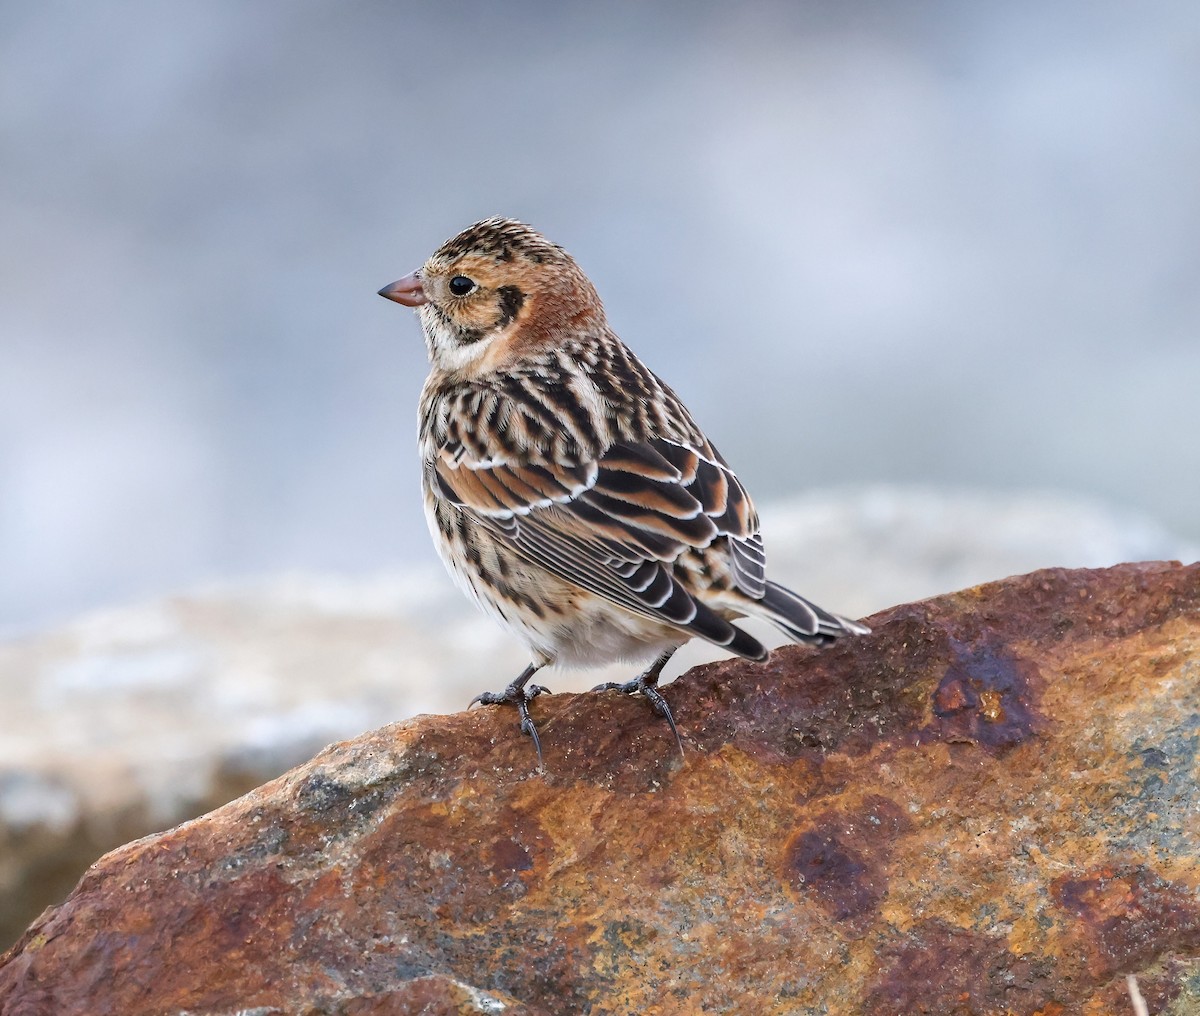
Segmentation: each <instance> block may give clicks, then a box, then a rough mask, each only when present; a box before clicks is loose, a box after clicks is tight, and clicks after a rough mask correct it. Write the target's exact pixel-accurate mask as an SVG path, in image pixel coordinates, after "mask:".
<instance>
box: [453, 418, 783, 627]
mask: <svg viewBox="0 0 1200 1016" xmlns="http://www.w3.org/2000/svg"><path fill="white" fill-rule="evenodd" d="M430 482H431V483H432V484H433V485H434V489H435V490H436V492H437V493H438V494H439V495H440V496H441V497H443V498H446V499H448V500H450V501H452V502H453V503H455V504H457V505H460V506H461V507H463V508H464V509H465V510H467V511H470V512H471V513H472V514H473V515H474V516H475V517H477V518H478V519H480V520H481V521H482V522H484V523H485V524H486V525H488V526H489V528H491V529H492V530H493V531H494V532H496V533H497V534H498V535H500V536H502V537H503V538H504V539H507V540H509V541H510V542H511V543H512V545H513V546H514V548H515V549H516V550H517V551H518V552H519V553H520V554H521V555H522V556H524V557H525V558H527V559H528V560H530V561H532V562H534V563H536V564H538V565H540V566H541V567H543V568H545V569H547V570H548V571H550V572H552V573H553V574H555V575H558V576H560V577H561V578H564V579H566V580H568V581H570V582H573V583H575V584H576V585H578V586H581V587H582V588H584V589H587V590H589V591H590V592H593V593H596V594H598V595H600V596H604V597H607V598H608V599H610V600H612V601H613V602H614V603H618V604H620V605H621V606H623V607H626V608H628V609H630V610H633V611H635V612H637V613H640V614H643V615H646V616H649V617H653V618H656V619H659V620H662V621H666V622H668V623H670V624H673V625H677V626H679V627H683V628H687V629H689V630H691V631H693V632H694V633H695V634H698V635H701V636H702V637H704V638H707V639H709V640H710V641H714V642H717V643H718V644H721V645H730V646H734V639H735V638H736V636H737V634H738V633H737V629H735V628H733V626H732V625H730V624H729V623H728V622H727V621H725V620H723V619H722V618H720V617H718V616H717V615H716V614H715V613H713V611H711V610H710V609H709V608H707V607H706V606H705V605H704V604H703V603H701V602H699V601H698V600H697V599H695V598H694V597H693V596H692V595H691V594H690V593H689V591H688V590H687V589H685V588H684V586H683V585H682V584H681V583H680V582H679V581H678V578H677V575H676V573H675V571H674V569H673V567H672V565H673V563H674V562H675V560H676V559H677V558H679V557H680V555H682V554H684V553H686V552H687V551H689V550H703V549H705V548H708V547H711V546H712V545H713V544H714V543H715V542H716V541H718V540H719V539H720V538H721V537H726V538H727V541H726V542H727V545H728V548H729V549H728V554H727V564H728V567H729V570H730V574H731V575H732V576H733V581H734V584H735V585H736V586H737V587H738V588H739V589H740V590H741V591H742V592H744V593H746V594H747V595H749V596H751V597H755V598H757V597H759V596H761V595H762V594H763V591H764V590H765V588H766V579H765V575H764V558H763V551H762V540H761V538H760V537H759V535H758V517H757V515H756V514H755V511H754V507H753V505H752V504H751V502H750V498H749V496H748V495H747V494H746V491H745V489H744V488H743V487H742V485H741V483H740V482H739V481H738V479H737V477H736V476H734V474H733V471H732V470H730V468H729V467H728V466H727V465H726V464H725V462H724V461H723V460H722V459H721V457H720V455H719V454H717V452H716V451H715V449H713V448H712V447H711V445H709V444H708V443H707V442H703V443H700V442H694V443H683V442H679V441H671V440H667V439H664V438H653V439H650V440H646V441H637V442H634V441H630V442H618V443H616V444H613V445H611V446H610V447H608V448H607V449H606V450H604V451H603V452H602V453H601V454H600V455H599V456H598V457H596V458H595V459H590V460H588V461H582V462H575V463H567V464H564V463H561V462H552V461H549V460H546V459H543V460H542V461H540V462H536V463H534V462H517V461H511V460H507V461H505V460H498V459H496V458H490V457H489V458H486V459H479V458H475V457H473V456H472V455H470V454H464V453H463V451H462V448H461V446H460V447H453V446H450V447H443V448H441V449H440V450H439V452H438V454H437V456H436V458H435V459H434V460H433V462H432V463H431V476H430ZM735 648H736V647H735ZM759 648H760V649H761V647H759Z"/></svg>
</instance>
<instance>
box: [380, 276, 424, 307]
mask: <svg viewBox="0 0 1200 1016" xmlns="http://www.w3.org/2000/svg"><path fill="white" fill-rule="evenodd" d="M379 295H380V296H383V297H387V299H389V300H395V301H396V302H397V303H402V304H404V306H405V307H420V306H421V304H423V303H428V302H429V297H427V296H426V295H425V290H424V289H423V288H422V286H421V276H420V274H419V273H417V272H413V273H412V274H411V275H406V276H404V278H402V279H399V280H397V281H396V282H393V283H392V284H391V285H390V286H384V287H383V289H381V290H380V291H379Z"/></svg>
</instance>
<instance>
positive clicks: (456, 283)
mask: <svg viewBox="0 0 1200 1016" xmlns="http://www.w3.org/2000/svg"><path fill="white" fill-rule="evenodd" d="M474 288H475V282H474V280H473V279H468V278H467V277H466V276H465V275H456V276H454V278H452V279H451V280H450V292H451V293H453V294H454V295H455V296H466V295H467V294H468V293H469V292H471V290H473V289H474Z"/></svg>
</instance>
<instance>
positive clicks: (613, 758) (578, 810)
mask: <svg viewBox="0 0 1200 1016" xmlns="http://www.w3.org/2000/svg"><path fill="white" fill-rule="evenodd" d="M871 624H872V625H873V627H874V629H875V632H874V634H872V635H871V636H868V637H865V638H861V639H853V640H847V641H844V642H842V643H839V644H837V645H835V646H832V647H830V648H828V649H825V650H821V651H815V650H812V649H807V648H799V647H795V648H788V649H784V650H781V651H778V652H776V653H775V654H773V656H772V658H771V659H770V661H768V662H767V663H766V664H763V665H760V666H754V665H751V664H747V663H744V662H741V661H730V662H725V663H718V664H710V665H707V666H704V667H699V668H696V669H694V670H692V671H690V672H689V673H688V674H686V675H685V676H684V677H682V678H680V679H679V680H678V681H677V682H675V683H674V684H672V685H670V686H669V687H668V690H667V694H668V696H669V697H670V699H671V702H672V705H673V707H674V710H675V716H676V720H677V721H678V723H679V727H680V731H681V733H682V735H683V737H684V740H685V744H686V748H687V754H686V758H685V759H684V760H683V762H682V763H681V762H680V761H679V759H678V755H677V754H676V753H675V752H674V750H673V743H672V740H671V736H670V733H669V731H667V730H666V728H665V725H663V724H662V723H661V721H659V720H658V719H657V718H656V717H655V716H654V715H653V714H652V713H651V711H650V710H649V709H648V708H647V707H646V704H645V703H644V702H640V701H637V700H634V699H630V698H627V697H624V696H621V695H618V694H595V695H555V696H553V697H551V698H546V697H543V698H539V699H538V700H537V702H536V704H535V715H536V716H537V717H538V719H539V722H540V728H541V731H542V743H543V746H544V748H545V753H546V767H545V772H544V773H543V774H539V773H537V772H536V771H535V758H534V755H533V751H532V749H531V747H530V745H529V743H528V741H527V739H524V738H522V737H520V736H519V735H518V734H517V732H516V730H515V723H514V720H513V716H512V715H511V714H510V712H508V711H506V710H501V709H484V710H476V711H474V712H470V713H459V714H456V715H453V716H426V717H420V718H418V719H416V720H412V721H409V722H406V723H403V724H397V725H393V726H391V727H385V728H383V729H381V730H378V731H375V732H373V733H370V734H367V735H364V736H362V737H360V738H358V739H356V740H354V741H348V742H345V743H342V744H337V745H334V746H332V747H331V748H328V749H326V750H325V751H324V752H322V753H321V754H320V755H318V756H317V757H316V758H315V759H313V760H312V761H311V762H309V763H307V764H306V765H303V766H301V767H299V768H298V769H295V770H293V771H292V772H290V773H287V774H286V775H284V776H282V777H280V778H279V779H277V780H275V781H273V782H271V783H268V784H266V785H265V786H262V787H260V788H258V789H257V790H255V791H252V792H251V793H249V794H247V795H246V796H245V797H242V798H240V799H239V800H237V801H234V802H233V803H231V804H229V805H226V806H225V807H223V808H220V809H219V810H217V811H214V812H212V813H211V814H209V815H206V816H204V817H203V818H200V819H198V820H196V821H194V822H190V823H188V824H186V825H183V826H180V827H178V828H176V829H173V830H171V831H169V832H166V833H163V834H161V835H158V836H152V837H147V838H145V839H142V840H138V841H136V842H134V843H131V844H128V845H127V846H125V847H122V848H121V849H119V850H116V851H113V852H112V853H110V854H108V855H107V856H105V857H104V858H102V859H101V860H100V861H99V862H98V863H97V864H96V865H95V866H93V868H92V869H91V870H90V871H89V872H88V873H87V875H86V876H85V877H84V878H83V880H82V881H81V882H80V883H79V885H78V887H77V888H76V889H75V891H74V893H73V894H72V895H71V896H70V898H68V899H67V901H66V902H65V903H63V904H62V905H61V906H59V907H56V908H52V909H50V910H47V911H46V912H45V913H44V914H43V915H42V916H41V917H40V918H39V919H38V921H37V922H35V924H34V925H33V926H32V927H31V928H30V929H29V930H28V931H27V932H26V934H25V936H24V937H23V938H22V939H21V941H20V942H18V944H17V945H16V946H15V947H14V948H13V949H12V950H11V951H10V952H9V953H8V954H7V955H6V956H5V957H4V959H3V961H2V962H0V1014H3V1016H16V1014H20V1016H38V1014H42V1013H46V1014H72V1013H80V1014H83V1013H87V1014H89V1016H103V1014H109V1013H111V1014H117V1013H120V1014H122V1016H137V1014H151V1013H154V1014H158V1013H189V1014H194V1016H199V1014H202V1013H203V1014H212V1016H215V1014H230V1013H233V1012H237V1011H251V1012H261V1013H262V1014H264V1016H265V1014H269V1013H314V1014H316V1013H329V1014H345V1016H349V1014H352V1013H364V1014H365V1013H375V1012H380V1013H382V1012H429V1013H512V1014H539V1013H593V1014H601V1013H621V1014H628V1013H639V1014H657V1013H664V1014H665V1013H696V1012H736V1013H743V1012H744V1013H756V1014H758V1013H764V1014H769V1013H789V1014H791V1013H812V1014H816V1013H822V1014H838V1013H845V1014H859V1013H862V1014H869V1016H883V1014H912V1013H937V1014H955V1013H962V1014H993V1013H994V1014H1001V1013H1004V1014H1010V1013H1011V1014H1029V1016H1033V1014H1035V1013H1041V1014H1053V1013H1059V1014H1067V1013H1082V1014H1092V1016H1100V1014H1107V1013H1117V1012H1131V1011H1132V1007H1131V1006H1129V1005H1128V998H1127V996H1126V995H1124V978H1125V975H1126V974H1136V975H1137V976H1138V980H1139V984H1140V985H1141V989H1142V993H1143V994H1144V995H1145V996H1146V998H1147V1001H1148V1002H1150V1004H1151V1006H1152V1011H1154V1012H1156V1013H1175V1014H1182V1013H1190V1012H1197V1011H1200V959H1198V957H1200V896H1198V888H1200V790H1198V789H1197V775H1198V764H1200V763H1198V749H1200V565H1192V566H1189V567H1183V566H1180V565H1177V564H1159V563H1155V564H1141V565H1122V566H1120V567H1117V568H1111V569H1107V570H1103V571H1063V570H1050V571H1042V572H1035V573H1033V574H1031V575H1026V576H1022V577H1018V578H1011V579H1006V580H1004V581H1002V582H995V583H991V584H989V585H984V586H978V587H976V588H973V589H968V590H965V591H963V592H960V593H955V594H953V595H949V596H943V597H938V598H936V599H932V600H927V601H923V602H920V603H915V604H909V605H905V606H901V607H897V608H894V609H892V610H889V611H886V612H884V613H882V614H879V615H877V616H876V617H874V618H872V619H871Z"/></svg>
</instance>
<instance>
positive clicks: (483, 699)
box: [467, 680, 550, 769]
mask: <svg viewBox="0 0 1200 1016" xmlns="http://www.w3.org/2000/svg"><path fill="white" fill-rule="evenodd" d="M549 694H550V689H549V688H545V687H543V686H542V685H540V684H531V685H529V686H526V685H525V683H524V681H520V680H517V681H513V683H512V684H510V685H509V686H508V687H507V688H505V689H504V691H485V692H481V693H480V694H478V695H476V696H475V697H474V698H473V699H471V701H470V703H469V704H468V705H467V708H468V709H470V708H471V706H473V705H475V703H476V702H478V703H479V704H480V705H481V706H516V707H517V716H519V717H520V719H521V733H522V734H526V735H528V736H529V737H532V738H533V747H534V748H535V749H536V751H537V759H538V768H539V769H540V768H542V739H541V738H540V737H538V732H537V727H536V726H535V725H534V722H533V717H532V716H531V715H530V714H529V703H530V702H531V701H533V699H535V698H537V697H538V696H539V695H549Z"/></svg>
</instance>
